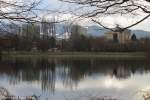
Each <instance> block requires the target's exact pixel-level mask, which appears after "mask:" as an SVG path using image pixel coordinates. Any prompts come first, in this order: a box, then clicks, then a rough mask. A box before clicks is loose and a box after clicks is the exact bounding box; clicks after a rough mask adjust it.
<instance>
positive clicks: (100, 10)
mask: <svg viewBox="0 0 150 100" xmlns="http://www.w3.org/2000/svg"><path fill="white" fill-rule="evenodd" d="M60 1H62V2H66V3H72V4H75V6H77V7H78V5H79V7H80V8H82V9H84V11H83V12H81V10H82V9H79V12H80V14H81V17H85V18H91V19H92V21H94V22H96V23H97V24H99V25H100V26H102V27H104V28H106V29H107V28H108V27H106V26H104V25H102V24H101V22H98V21H97V20H93V18H95V17H96V18H97V17H101V16H102V15H107V16H109V15H110V16H111V15H114V14H115V15H116V14H121V15H128V14H136V13H137V12H143V13H145V14H148V15H147V16H145V17H144V18H142V19H139V20H137V21H136V22H135V23H133V24H132V25H128V26H126V27H124V28H123V29H122V30H124V29H127V28H131V27H133V26H135V25H137V24H139V23H141V22H143V21H144V20H146V19H147V18H148V17H149V16H150V15H149V14H150V0H60ZM79 12H77V13H79ZM108 29H110V28H108Z"/></svg>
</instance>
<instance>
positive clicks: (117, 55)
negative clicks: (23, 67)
mask: <svg viewBox="0 0 150 100" xmlns="http://www.w3.org/2000/svg"><path fill="white" fill-rule="evenodd" d="M2 57H13V58H16V57H17V58H18V57H19V58H28V57H30V58H31V57H47V58H101V59H112V60H113V59H145V58H146V55H145V53H144V52H3V53H2Z"/></svg>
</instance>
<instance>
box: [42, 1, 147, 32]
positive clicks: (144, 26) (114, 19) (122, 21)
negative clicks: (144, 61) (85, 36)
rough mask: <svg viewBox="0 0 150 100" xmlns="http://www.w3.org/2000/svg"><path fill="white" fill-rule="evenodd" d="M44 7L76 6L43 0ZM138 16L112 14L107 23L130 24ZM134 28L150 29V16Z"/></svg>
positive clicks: (63, 7)
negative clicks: (116, 15)
mask: <svg viewBox="0 0 150 100" xmlns="http://www.w3.org/2000/svg"><path fill="white" fill-rule="evenodd" d="M42 7H45V8H46V9H50V10H59V11H62V10H70V9H74V6H72V5H71V6H69V4H67V3H62V2H60V1H59V0H43V1H42ZM60 15H61V14H60ZM61 17H67V15H63V14H62V16H61ZM141 17H144V16H141ZM137 18H140V17H127V18H126V17H123V16H118V17H114V16H110V17H108V18H107V21H106V22H105V23H106V25H109V24H118V23H119V24H121V25H126V24H130V23H132V22H134V20H137ZM118 19H119V20H118ZM81 23H82V24H83V25H84V26H89V25H91V24H92V25H93V23H92V22H90V21H89V20H88V21H87V19H86V20H85V21H83V20H82V22H81ZM132 29H139V30H145V31H150V18H148V19H147V20H145V21H144V22H142V23H140V24H138V25H137V26H135V27H132Z"/></svg>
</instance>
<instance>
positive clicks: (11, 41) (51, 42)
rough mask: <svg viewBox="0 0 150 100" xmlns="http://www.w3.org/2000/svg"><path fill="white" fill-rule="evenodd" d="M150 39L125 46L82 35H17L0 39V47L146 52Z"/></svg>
mask: <svg viewBox="0 0 150 100" xmlns="http://www.w3.org/2000/svg"><path fill="white" fill-rule="evenodd" d="M149 44H150V39H149V38H141V39H139V40H136V41H130V42H128V43H125V44H120V43H113V42H110V41H108V40H106V39H105V37H92V36H86V35H83V34H71V36H70V37H69V38H68V39H59V40H58V39H56V38H55V37H52V36H50V37H47V36H43V38H39V39H37V40H32V39H28V38H27V37H20V36H18V35H13V34H9V35H5V36H3V37H0V46H1V49H2V50H4V51H12V50H14V51H34V50H37V51H85V52H90V51H92V52H135V51H146V50H150V48H149Z"/></svg>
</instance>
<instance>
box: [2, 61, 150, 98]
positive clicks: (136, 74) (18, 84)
mask: <svg viewBox="0 0 150 100" xmlns="http://www.w3.org/2000/svg"><path fill="white" fill-rule="evenodd" d="M0 87H3V88H6V89H7V90H8V91H9V92H10V93H11V94H12V95H15V96H29V95H37V96H40V98H41V100H91V98H96V97H97V98H101V97H104V98H118V99H119V100H142V93H143V92H142V91H145V90H146V91H147V90H148V89H150V66H149V64H148V63H146V62H145V61H140V60H128V61H127V60H113V61H111V60H101V59H92V58H91V59H84V60H83V59H47V58H24V59H19V58H18V59H17V58H16V59H14V58H13V59H2V60H1V61H0ZM93 100H94V99H93Z"/></svg>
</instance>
